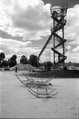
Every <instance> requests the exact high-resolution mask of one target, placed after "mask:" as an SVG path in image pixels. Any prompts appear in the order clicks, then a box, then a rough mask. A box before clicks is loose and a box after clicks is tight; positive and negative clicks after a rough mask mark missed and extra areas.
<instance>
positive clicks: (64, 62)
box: [62, 27, 65, 70]
mask: <svg viewBox="0 0 79 119" xmlns="http://www.w3.org/2000/svg"><path fill="white" fill-rule="evenodd" d="M62 39H63V40H64V27H63V28H62ZM64 55H65V52H64V43H63V59H64ZM64 67H65V61H64V60H63V70H64Z"/></svg>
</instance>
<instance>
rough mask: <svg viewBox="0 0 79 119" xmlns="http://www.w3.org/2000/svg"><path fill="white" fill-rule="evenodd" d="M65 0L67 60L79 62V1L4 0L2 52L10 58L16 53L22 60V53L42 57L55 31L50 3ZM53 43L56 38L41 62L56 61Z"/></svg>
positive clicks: (0, 36)
mask: <svg viewBox="0 0 79 119" xmlns="http://www.w3.org/2000/svg"><path fill="white" fill-rule="evenodd" d="M65 2H68V10H67V15H66V17H65V19H66V20H67V23H66V26H65V39H67V42H66V44H65V49H66V51H65V55H66V56H67V59H66V62H69V61H71V62H79V0H0V52H4V53H5V55H6V59H9V58H10V57H11V56H12V55H13V54H16V55H17V61H18V62H19V59H20V58H21V56H22V55H25V56H26V57H27V58H29V56H30V55H31V54H34V55H37V56H38V55H39V53H40V51H41V49H42V48H43V46H44V44H45V42H46V41H47V40H48V37H49V36H50V33H51V31H50V28H51V26H52V22H53V21H52V19H51V13H50V5H51V4H57V3H65ZM60 32H61V31H60ZM60 34H61V33H60ZM52 46H53V39H51V41H50V43H49V45H48V46H47V48H46V49H45V51H44V53H43V54H42V55H41V58H40V60H41V61H47V60H51V61H53V54H52V52H51V50H50V49H51V48H52ZM59 50H60V51H61V48H60V49H59Z"/></svg>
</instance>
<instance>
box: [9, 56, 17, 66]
mask: <svg viewBox="0 0 79 119" xmlns="http://www.w3.org/2000/svg"><path fill="white" fill-rule="evenodd" d="M16 59H17V56H16V55H12V57H11V58H10V59H8V64H9V67H13V66H15V65H16V64H17V61H16Z"/></svg>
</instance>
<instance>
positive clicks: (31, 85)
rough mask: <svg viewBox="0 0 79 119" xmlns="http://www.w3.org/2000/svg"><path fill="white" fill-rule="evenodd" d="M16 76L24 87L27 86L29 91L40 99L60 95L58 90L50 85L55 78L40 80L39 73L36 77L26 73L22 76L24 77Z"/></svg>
mask: <svg viewBox="0 0 79 119" xmlns="http://www.w3.org/2000/svg"><path fill="white" fill-rule="evenodd" d="M15 75H16V77H17V78H18V79H19V81H20V82H21V83H22V84H23V85H25V86H27V88H28V91H29V92H30V93H31V94H32V95H34V96H36V97H38V98H42V97H43V98H50V97H52V96H55V95H56V94H57V93H58V92H57V91H56V89H55V88H53V86H52V83H50V81H51V80H52V78H53V77H50V78H47V79H46V78H42V77H41V78H40V77H39V76H38V75H39V72H37V73H36V75H37V76H35V77H33V76H32V77H31V76H29V75H26V74H24V73H23V74H22V77H21V75H19V74H15ZM23 76H24V78H23Z"/></svg>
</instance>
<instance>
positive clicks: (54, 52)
mask: <svg viewBox="0 0 79 119" xmlns="http://www.w3.org/2000/svg"><path fill="white" fill-rule="evenodd" d="M54 28H55V20H53V29H54ZM53 48H55V35H53ZM53 58H54V59H53V62H54V70H55V52H53Z"/></svg>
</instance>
